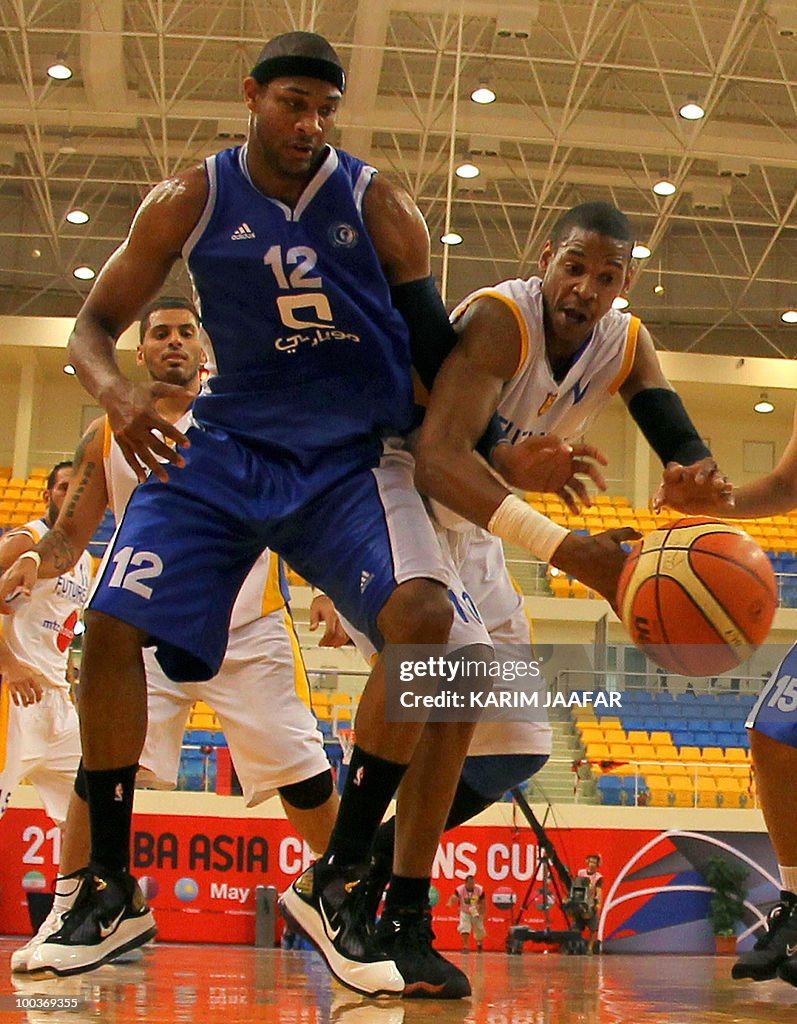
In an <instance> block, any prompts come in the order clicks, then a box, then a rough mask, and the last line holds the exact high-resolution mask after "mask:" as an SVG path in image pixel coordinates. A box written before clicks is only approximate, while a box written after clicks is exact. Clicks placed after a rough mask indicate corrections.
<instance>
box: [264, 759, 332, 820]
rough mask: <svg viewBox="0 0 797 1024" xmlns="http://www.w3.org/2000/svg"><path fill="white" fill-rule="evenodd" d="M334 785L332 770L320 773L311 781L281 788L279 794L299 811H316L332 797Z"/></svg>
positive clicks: (307, 780) (293, 783) (304, 780)
mask: <svg viewBox="0 0 797 1024" xmlns="http://www.w3.org/2000/svg"><path fill="white" fill-rule="evenodd" d="M333 789H334V785H333V782H332V772H331V771H330V769H327V770H326V771H323V772H319V774H318V775H314V776H313V777H312V778H311V779H302V781H301V782H292V783H291V784H290V785H289V786H279V787H278V789H277V792H278V793H279V795H280V796H281V797H282V799H283V800H284V801H285V803H287V804H290V806H291V807H295V808H296V810H297V811H314V810H315V809H316V807H322V806H323V805H324V804H325V803H326V802H327V800H329V798H330V797H331V796H332V790H333Z"/></svg>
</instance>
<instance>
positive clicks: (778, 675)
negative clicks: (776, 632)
mask: <svg viewBox="0 0 797 1024" xmlns="http://www.w3.org/2000/svg"><path fill="white" fill-rule="evenodd" d="M745 725H746V726H747V728H748V729H755V730H756V731H757V732H760V733H763V734H764V735H765V736H769V737H771V738H772V739H773V740H779V741H780V742H781V743H785V744H786V745H787V746H789V747H797V644H795V645H794V647H792V649H791V650H790V651H789V653H788V654H787V655H786V657H785V658H784V659H783V661H782V662H781V663H780V665H778V667H777V668H776V669H775V671H774V672H773V673H772V675H771V676H770V678H769V682H768V683H767V684H766V685H765V686H764V689H763V690H762V691H761V695H760V696H759V698H758V700H757V701H756V703H755V706H754V707H753V710H752V711H751V712H750V715H749V716H748V719H747V721H746V722H745Z"/></svg>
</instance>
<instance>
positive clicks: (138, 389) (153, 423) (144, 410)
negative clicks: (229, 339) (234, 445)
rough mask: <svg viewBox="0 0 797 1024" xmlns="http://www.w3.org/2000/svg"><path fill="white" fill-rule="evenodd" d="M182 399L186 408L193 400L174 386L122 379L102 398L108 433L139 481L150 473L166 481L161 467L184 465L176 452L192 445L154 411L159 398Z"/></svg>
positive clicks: (166, 474)
mask: <svg viewBox="0 0 797 1024" xmlns="http://www.w3.org/2000/svg"><path fill="white" fill-rule="evenodd" d="M181 396H183V397H185V399H186V405H188V404H189V403H190V401H191V399H192V398H193V395H192V394H191V393H190V392H189V391H186V390H185V388H181V387H178V386H177V385H176V384H164V383H163V382H161V381H150V382H149V383H135V382H133V381H129V380H124V379H122V380H120V381H118V382H117V383H116V384H114V385H113V387H111V388H108V389H107V390H106V391H105V392H104V393H103V395H102V396H101V401H102V404H103V406H104V407H105V411H106V412H107V413H108V421H109V423H110V424H111V430H112V431H113V432H114V436H115V437H116V440H117V441H118V442H119V447H120V448H121V450H122V454H123V455H124V457H125V460H126V461H127V463H128V465H129V466H130V467H131V468H132V469H133V471H134V472H135V474H136V476H137V477H138V479H139V481H142V480H145V479H146V478H147V473H148V472H150V471H151V472H152V473H154V475H155V476H156V477H158V479H159V480H163V481H166V480H168V479H169V474H168V472H167V470H166V466H165V465H164V463H170V464H171V465H173V466H184V465H185V459H184V458H183V456H182V455H181V454H180V452H179V451H178V450H177V449H178V448H187V447H189V445H190V443H191V442H190V441H189V440H188V438H187V437H186V436H185V434H182V433H181V432H180V431H179V430H177V428H176V427H175V426H174V425H173V424H172V423H169V421H168V420H165V419H164V418H163V417H162V416H161V415H160V414H159V413H158V411H157V410H156V408H155V400H156V399H158V398H178V397H181ZM159 435H162V436H159ZM170 441H171V442H172V443H171V444H170V443H169V442H170ZM175 445H176V446H177V447H175Z"/></svg>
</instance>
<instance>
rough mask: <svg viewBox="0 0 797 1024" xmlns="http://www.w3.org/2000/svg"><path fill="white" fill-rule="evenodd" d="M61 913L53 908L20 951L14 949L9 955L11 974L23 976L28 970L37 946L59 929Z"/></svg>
mask: <svg viewBox="0 0 797 1024" xmlns="http://www.w3.org/2000/svg"><path fill="white" fill-rule="evenodd" d="M62 913H63V911H61V910H58V911H57V910H56V909H55V907H53V908H52V909H51V910H50V913H49V914H48V915H47V917H45V919H44V920H43V921H42V923H41V925H40V926H39V930H38V931H37V932H36V934H35V935H34V936H33V938H32V939H30V940H29V941H28V942H26V943H25V945H24V946H22V948H21V949H15V950H14V952H13V953H12V954H11V973H12V974H25V973H27V972H28V971H29V970H30V958H31V956H32V955H33V954H34V953H35V952H36V950H37V949H38V948H39V946H40V945H41V944H42V943H43V942H44V940H45V939H48V938H49V937H50V936H51V935H54V934H55V933H56V932H57V931H58V929H59V928H60V927H61V914H62Z"/></svg>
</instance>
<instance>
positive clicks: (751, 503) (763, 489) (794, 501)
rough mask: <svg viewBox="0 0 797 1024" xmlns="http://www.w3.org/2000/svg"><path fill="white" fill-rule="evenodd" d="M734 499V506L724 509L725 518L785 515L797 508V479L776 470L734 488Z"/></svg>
mask: <svg viewBox="0 0 797 1024" xmlns="http://www.w3.org/2000/svg"><path fill="white" fill-rule="evenodd" d="M733 499H734V504H733V507H732V508H730V509H728V510H727V511H723V518H726V517H727V518H733V519H755V518H756V517H758V516H777V515H785V514H786V513H787V512H791V511H792V509H794V508H797V481H795V480H793V479H792V478H791V477H787V476H785V475H783V474H781V473H778V471H777V470H775V472H773V473H769V474H768V475H767V476H765V477H762V478H761V479H760V480H754V481H753V483H750V484H745V485H744V486H743V487H737V488H734V490H733Z"/></svg>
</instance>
